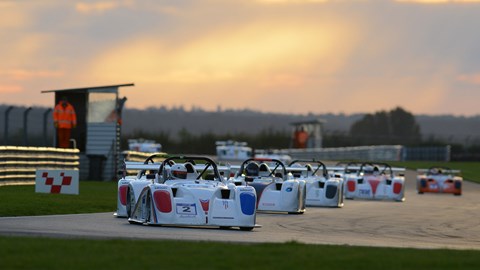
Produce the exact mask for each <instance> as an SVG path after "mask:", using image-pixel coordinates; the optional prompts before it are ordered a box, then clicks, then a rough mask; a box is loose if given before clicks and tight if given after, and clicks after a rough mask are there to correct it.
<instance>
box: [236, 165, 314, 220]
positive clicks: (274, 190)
mask: <svg viewBox="0 0 480 270" xmlns="http://www.w3.org/2000/svg"><path fill="white" fill-rule="evenodd" d="M257 162H261V163H260V164H258V163H257ZM267 163H270V164H273V167H274V168H273V169H270V167H269V165H268V164H267ZM250 164H257V166H258V172H255V173H253V174H250V173H248V168H249V167H248V166H250V167H254V166H253V165H250ZM244 171H245V173H244ZM230 182H231V183H235V185H237V186H246V187H254V188H255V190H256V193H257V210H258V211H266V212H287V213H289V214H303V213H304V212H305V196H306V182H305V181H304V180H298V179H294V178H293V177H292V176H291V175H288V173H287V171H286V168H285V165H284V164H283V163H282V162H281V161H280V160H277V159H256V158H251V159H247V160H245V161H244V162H243V163H242V165H241V166H240V168H239V170H238V172H237V174H236V175H235V177H233V178H231V179H230Z"/></svg>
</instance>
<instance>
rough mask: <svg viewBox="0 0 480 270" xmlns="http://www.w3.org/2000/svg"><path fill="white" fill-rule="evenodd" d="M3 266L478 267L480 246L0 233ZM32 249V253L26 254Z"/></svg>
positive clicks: (226, 267) (70, 267) (0, 253)
mask: <svg viewBox="0 0 480 270" xmlns="http://www.w3.org/2000/svg"><path fill="white" fill-rule="evenodd" d="M0 246H1V247H2V248H1V249H0V261H1V264H2V269H155V268H159V269H160V268H162V269H319V268H321V269H369V270H374V269H479V267H480V261H479V260H478V257H479V256H480V251H469V250H467V251H458V250H417V249H397V248H373V247H351V246H326V245H306V244H300V243H296V242H289V243H283V244H232V243H214V242H187V241H148V240H135V241H134V240H84V239H46V238H29V237H2V236H0ZM26 254H28V256H25V255H26Z"/></svg>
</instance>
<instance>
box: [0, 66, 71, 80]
mask: <svg viewBox="0 0 480 270" xmlns="http://www.w3.org/2000/svg"><path fill="white" fill-rule="evenodd" d="M0 76H4V77H6V78H7V79H12V80H19V81H22V80H31V79H37V78H56V77H61V76H63V72H62V71H51V70H25V69H12V70H0Z"/></svg>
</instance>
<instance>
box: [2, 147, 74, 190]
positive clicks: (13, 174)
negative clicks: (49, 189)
mask: <svg viewBox="0 0 480 270" xmlns="http://www.w3.org/2000/svg"><path fill="white" fill-rule="evenodd" d="M79 153H80V151H79V150H78V149H65V148H53V147H22V146H0V184H8V183H10V182H32V181H35V172H36V170H37V169H51V170H62V169H63V170H78V168H79V165H80V158H79Z"/></svg>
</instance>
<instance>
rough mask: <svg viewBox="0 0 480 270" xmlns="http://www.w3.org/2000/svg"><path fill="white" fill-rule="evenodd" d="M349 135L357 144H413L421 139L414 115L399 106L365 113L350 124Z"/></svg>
mask: <svg viewBox="0 0 480 270" xmlns="http://www.w3.org/2000/svg"><path fill="white" fill-rule="evenodd" d="M350 136H351V138H352V140H353V141H354V142H355V144H359V145H378V144H403V145H415V144H418V143H420V141H421V134H420V126H419V125H418V124H417V122H416V120H415V116H414V115H413V114H411V113H409V112H407V111H405V110H404V109H402V108H400V107H397V108H395V109H393V110H391V111H389V112H386V111H380V112H376V113H375V114H367V115H365V116H364V117H363V118H362V119H360V120H358V121H357V122H355V123H353V124H352V126H351V127H350Z"/></svg>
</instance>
